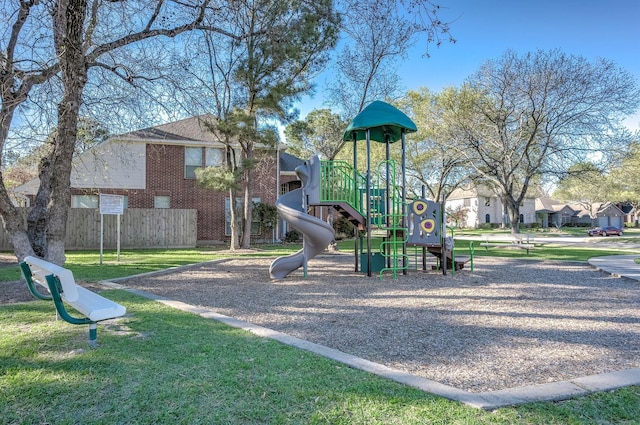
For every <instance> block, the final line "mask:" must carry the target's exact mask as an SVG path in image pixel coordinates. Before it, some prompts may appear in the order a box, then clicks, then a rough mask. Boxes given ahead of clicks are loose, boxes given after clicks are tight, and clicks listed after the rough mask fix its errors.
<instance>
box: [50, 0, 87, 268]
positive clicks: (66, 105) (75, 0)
mask: <svg viewBox="0 0 640 425" xmlns="http://www.w3.org/2000/svg"><path fill="white" fill-rule="evenodd" d="M57 6H58V7H57V9H56V10H55V12H54V15H53V19H54V36H55V45H56V52H57V54H58V57H59V59H60V64H61V66H60V69H61V72H62V83H63V86H64V93H63V97H62V101H61V102H60V104H59V105H58V131H57V134H56V137H55V138H54V147H53V152H52V156H51V157H52V164H51V167H52V172H51V180H50V188H51V201H50V202H49V213H48V214H49V216H48V218H49V222H48V224H47V226H46V229H47V230H46V244H47V246H46V259H47V260H49V261H51V262H52V263H55V264H60V265H63V264H64V261H65V255H64V240H65V236H66V231H67V217H68V214H69V207H70V204H71V202H70V201H71V189H70V187H71V162H72V159H73V151H74V147H75V143H76V138H77V132H78V113H79V111H80V105H81V104H82V93H83V91H84V87H85V85H86V82H87V67H86V64H85V56H84V50H83V35H82V34H83V30H84V18H85V15H86V9H87V3H86V1H85V0H67V1H59V2H58V3H57ZM40 184H46V182H40Z"/></svg>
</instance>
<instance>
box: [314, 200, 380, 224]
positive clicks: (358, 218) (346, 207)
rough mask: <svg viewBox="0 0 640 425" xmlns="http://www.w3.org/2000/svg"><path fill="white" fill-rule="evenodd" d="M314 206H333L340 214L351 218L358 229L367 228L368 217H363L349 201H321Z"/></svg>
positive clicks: (348, 218)
mask: <svg viewBox="0 0 640 425" xmlns="http://www.w3.org/2000/svg"><path fill="white" fill-rule="evenodd" d="M313 205H314V206H327V207H333V208H334V209H335V210H336V211H337V212H338V213H340V215H342V216H343V217H345V218H346V219H347V220H349V221H350V222H351V223H352V224H353V225H354V226H356V228H357V229H358V230H365V229H366V227H367V219H366V217H363V216H362V214H360V213H359V212H358V211H357V210H356V209H355V208H353V207H352V206H351V205H350V204H349V203H347V202H319V203H314V204H313Z"/></svg>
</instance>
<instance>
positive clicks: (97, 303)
mask: <svg viewBox="0 0 640 425" xmlns="http://www.w3.org/2000/svg"><path fill="white" fill-rule="evenodd" d="M76 290H77V291H78V298H77V299H76V300H75V301H74V302H72V303H68V304H69V305H70V306H72V307H73V308H75V309H76V310H78V311H79V312H80V313H82V314H84V315H85V316H87V317H88V318H89V319H91V320H92V321H94V322H100V321H102V320H108V319H113V318H115V317H120V316H123V315H125V314H126V313H127V309H126V308H125V307H124V306H123V305H120V304H118V303H117V302H114V301H111V300H110V299H108V298H105V297H103V296H102V295H99V294H96V293H95V292H92V291H90V290H88V289H87V288H83V287H82V286H78V287H77V288H76ZM63 300H64V298H63Z"/></svg>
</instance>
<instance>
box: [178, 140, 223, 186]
mask: <svg viewBox="0 0 640 425" xmlns="http://www.w3.org/2000/svg"><path fill="white" fill-rule="evenodd" d="M222 164H224V155H223V152H222V149H218V148H205V149H202V148H201V147H191V146H187V147H185V148H184V178H185V179H195V178H196V170H197V169H198V168H202V167H219V166H221V165H222Z"/></svg>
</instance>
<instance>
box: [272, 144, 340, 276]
mask: <svg viewBox="0 0 640 425" xmlns="http://www.w3.org/2000/svg"><path fill="white" fill-rule="evenodd" d="M296 174H297V175H298V178H299V179H300V180H301V181H302V187H301V188H299V189H294V190H292V191H291V192H288V193H285V194H284V195H282V196H281V197H280V198H279V199H278V200H277V201H276V208H277V209H278V213H279V214H280V216H281V217H282V219H283V220H284V221H286V222H287V223H288V224H289V225H291V226H292V227H293V228H294V229H296V230H298V231H299V232H300V233H302V249H301V250H300V251H298V252H296V253H294V254H291V255H286V256H284V257H278V258H276V259H275V260H274V261H273V262H272V263H271V267H270V268H269V275H270V276H271V278H272V279H284V278H285V277H287V275H288V274H289V273H291V272H292V271H294V270H297V269H299V268H300V267H303V269H304V274H305V276H306V275H307V262H308V261H309V260H310V259H311V258H313V257H315V256H316V255H318V254H320V253H321V252H322V251H324V250H325V248H326V247H327V245H329V243H330V242H331V241H332V240H333V238H334V232H333V228H332V227H331V226H330V225H329V224H328V223H326V222H325V221H323V220H321V219H319V218H317V217H315V216H313V215H311V214H308V213H307V206H308V205H310V204H312V203H314V202H318V201H319V198H320V159H319V158H318V156H317V155H316V156H312V157H311V158H309V159H308V160H307V161H305V163H304V164H303V165H301V166H299V167H297V168H296Z"/></svg>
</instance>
